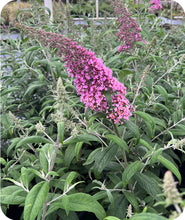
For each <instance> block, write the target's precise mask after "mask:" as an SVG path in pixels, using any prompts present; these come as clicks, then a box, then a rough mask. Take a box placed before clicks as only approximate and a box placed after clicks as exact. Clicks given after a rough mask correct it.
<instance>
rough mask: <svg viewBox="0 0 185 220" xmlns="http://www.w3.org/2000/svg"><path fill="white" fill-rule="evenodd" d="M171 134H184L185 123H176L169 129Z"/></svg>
mask: <svg viewBox="0 0 185 220" xmlns="http://www.w3.org/2000/svg"><path fill="white" fill-rule="evenodd" d="M170 131H171V132H172V134H173V135H177V136H184V134H185V125H182V124H178V125H177V126H176V127H175V128H173V129H170Z"/></svg>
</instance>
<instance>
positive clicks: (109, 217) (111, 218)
mask: <svg viewBox="0 0 185 220" xmlns="http://www.w3.org/2000/svg"><path fill="white" fill-rule="evenodd" d="M103 220H120V219H119V218H117V217H114V216H107V217H106V218H104V219H103Z"/></svg>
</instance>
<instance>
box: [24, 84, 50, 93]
mask: <svg viewBox="0 0 185 220" xmlns="http://www.w3.org/2000/svg"><path fill="white" fill-rule="evenodd" d="M45 85H46V83H41V82H40V81H36V82H32V83H31V84H30V85H29V87H28V88H27V90H26V91H25V93H24V97H26V96H31V94H32V93H33V92H34V90H36V89H39V88H43V86H45Z"/></svg>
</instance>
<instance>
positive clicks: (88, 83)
mask: <svg viewBox="0 0 185 220" xmlns="http://www.w3.org/2000/svg"><path fill="white" fill-rule="evenodd" d="M24 30H25V31H26V32H27V33H28V34H29V35H31V36H34V37H36V38H38V39H39V40H41V41H42V42H43V43H44V45H45V46H49V47H51V48H58V52H57V54H58V55H59V56H61V57H62V60H63V61H64V62H65V67H66V68H67V71H68V73H69V77H74V84H75V86H76V89H77V94H78V95H80V99H81V102H83V103H84V104H85V108H86V109H87V108H88V107H89V108H90V109H92V110H94V111H101V112H105V113H106V115H107V118H108V119H110V120H113V122H114V123H115V124H116V123H119V122H121V123H123V120H129V117H130V116H131V115H132V113H131V112H132V111H133V107H132V106H131V105H129V101H128V99H126V97H125V96H126V87H125V86H124V85H123V84H122V83H120V82H119V81H118V80H117V79H116V78H115V77H113V76H112V70H111V69H109V68H108V67H106V66H105V65H104V64H103V61H102V60H101V59H99V58H97V57H96V55H95V54H94V52H92V51H91V50H88V49H86V48H83V47H81V46H80V45H78V43H77V42H75V41H72V40H71V39H69V38H66V37H63V35H61V34H55V33H51V32H45V31H44V30H41V29H38V30H35V29H34V28H31V27H27V26H26V27H24ZM107 94H108V95H109V96H110V97H111V99H112V100H111V102H108V100H107V98H106V97H107ZM121 119H123V120H121Z"/></svg>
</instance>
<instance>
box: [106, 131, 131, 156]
mask: <svg viewBox="0 0 185 220" xmlns="http://www.w3.org/2000/svg"><path fill="white" fill-rule="evenodd" d="M105 137H106V138H108V139H109V140H112V141H113V142H115V143H116V144H117V145H118V146H119V147H121V148H123V149H124V150H125V151H127V152H128V151H129V149H128V145H127V144H126V142H125V141H124V140H122V139H121V138H119V137H118V136H116V135H114V134H107V135H105Z"/></svg>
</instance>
